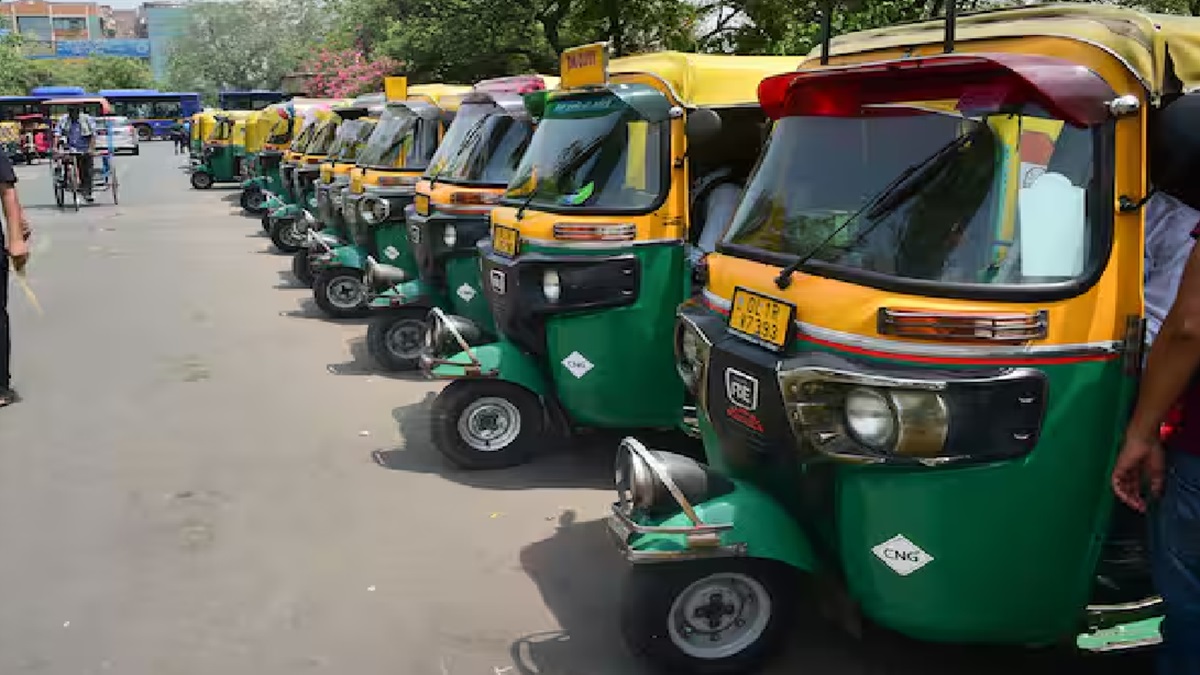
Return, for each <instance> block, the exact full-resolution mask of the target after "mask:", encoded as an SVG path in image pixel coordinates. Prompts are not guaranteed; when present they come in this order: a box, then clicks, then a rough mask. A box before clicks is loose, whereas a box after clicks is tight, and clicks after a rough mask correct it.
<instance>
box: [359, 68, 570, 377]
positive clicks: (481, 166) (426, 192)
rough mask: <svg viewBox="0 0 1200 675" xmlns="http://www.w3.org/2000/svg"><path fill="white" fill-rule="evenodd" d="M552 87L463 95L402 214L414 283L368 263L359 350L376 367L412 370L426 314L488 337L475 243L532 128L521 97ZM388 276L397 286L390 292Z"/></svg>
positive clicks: (488, 86)
mask: <svg viewBox="0 0 1200 675" xmlns="http://www.w3.org/2000/svg"><path fill="white" fill-rule="evenodd" d="M557 85H558V78H557V77H550V76H542V75H517V76H514V77H503V78H495V79H491V80H483V81H481V82H477V83H476V84H475V85H474V87H473V88H472V91H471V93H469V94H467V95H465V96H464V97H463V100H462V104H461V106H460V107H459V109H458V114H457V115H456V116H455V118H454V123H453V124H452V125H450V129H449V130H448V131H447V132H446V137H445V138H444V139H443V140H442V144H441V146H440V147H439V148H438V151H437V154H436V155H434V157H433V160H431V162H430V164H429V168H428V169H426V170H425V175H424V176H422V177H421V180H420V182H418V183H417V188H416V199H415V201H414V203H413V205H412V206H409V207H408V209H407V210H406V213H405V220H406V222H407V224H408V232H409V242H410V245H411V246H412V251H413V256H414V258H415V260H416V263H417V265H416V267H417V271H418V277H419V278H416V279H409V278H407V277H408V275H407V274H406V273H404V271H403V270H400V269H399V268H396V267H395V266H392V265H388V264H385V263H379V262H377V261H375V260H374V259H373V258H369V259H368V262H367V272H366V275H367V276H366V279H365V280H364V281H365V283H366V284H367V286H368V288H369V290H370V291H372V292H378V291H381V290H382V291H384V292H383V293H381V294H380V295H378V296H377V297H375V298H374V299H373V300H372V301H371V304H370V307H371V309H372V311H373V313H374V314H375V317H374V318H373V319H372V321H371V323H370V325H369V327H368V328H367V347H368V350H369V351H370V352H371V355H372V356H373V357H374V358H375V361H376V362H377V363H378V364H379V365H380V366H381V367H383V368H384V369H386V370H391V371H399V370H412V369H415V368H417V367H418V365H419V363H420V356H421V351H422V350H423V349H424V346H425V332H426V319H427V315H428V314H429V310H430V308H432V307H439V308H441V309H442V310H443V311H445V312H448V313H449V314H452V315H458V316H463V317H466V318H467V319H469V320H470V321H472V322H474V323H475V325H477V326H479V327H480V329H481V330H482V331H483V332H485V333H487V334H494V331H495V328H494V326H493V324H492V316H491V310H490V309H489V308H488V305H487V299H486V298H485V297H484V296H483V289H482V288H481V286H480V281H479V249H478V248H477V247H476V246H475V244H476V242H478V241H479V240H480V239H485V238H487V235H488V226H489V224H488V214H489V213H490V212H491V210H492V208H493V207H495V205H496V204H497V203H498V202H499V201H500V196H501V194H502V193H503V192H504V189H505V187H506V186H507V185H508V182H509V180H511V179H512V176H513V172H514V171H516V168H517V165H518V164H519V163H520V161H521V158H522V157H523V156H524V155H525V150H526V148H528V147H529V141H530V139H531V138H532V137H533V129H534V123H535V120H534V117H533V115H531V114H530V110H529V109H528V108H527V107H526V105H525V99H524V98H523V97H524V95H526V94H535V93H536V94H535V95H540V96H544V95H545V93H546V89H547V87H550V88H553V87H555V86H557ZM396 278H400V279H404V280H403V281H401V282H400V283H395V285H394V286H393V284H394V281H393V279H396ZM389 286H392V287H391V288H389ZM385 289H386V290H385Z"/></svg>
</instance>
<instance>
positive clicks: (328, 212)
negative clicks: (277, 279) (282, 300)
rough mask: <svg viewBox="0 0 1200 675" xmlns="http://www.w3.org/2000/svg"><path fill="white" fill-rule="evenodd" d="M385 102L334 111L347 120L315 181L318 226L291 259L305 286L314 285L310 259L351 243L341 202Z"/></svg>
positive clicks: (363, 100) (371, 100)
mask: <svg viewBox="0 0 1200 675" xmlns="http://www.w3.org/2000/svg"><path fill="white" fill-rule="evenodd" d="M384 101H385V99H384V96H383V94H371V95H369V96H367V97H360V98H359V99H356V100H355V102H354V104H352V105H351V106H347V107H343V108H338V109H337V113H338V114H340V115H342V116H343V117H345V118H347V121H345V122H343V123H342V129H341V130H340V131H339V134H338V135H339V139H338V142H337V145H336V147H335V149H334V151H332V152H331V153H330V158H329V161H327V162H323V163H322V164H321V171H320V175H319V177H318V178H317V184H316V194H317V214H316V216H317V227H316V228H315V229H310V230H308V231H307V232H305V240H304V244H303V248H302V249H301V250H299V251H297V252H296V254H295V255H294V256H293V257H292V274H293V276H295V277H296V280H297V281H299V282H300V283H302V284H304V285H305V286H308V287H310V288H311V287H312V284H313V275H312V266H311V264H310V262H311V259H312V256H314V255H316V254H318V253H320V252H321V251H331V250H333V249H334V248H337V247H339V246H344V245H345V244H346V243H347V242H348V241H350V231H349V229H348V228H347V227H346V220H345V218H343V215H342V202H343V200H344V198H345V192H346V190H347V189H348V188H349V187H350V172H351V171H352V170H353V169H354V167H355V165H356V163H357V162H358V155H359V153H361V152H362V150H363V148H365V147H366V144H367V142H368V141H369V140H370V138H371V134H372V133H374V132H375V125H376V124H377V123H378V122H379V118H380V116H381V115H382V114H383V110H384V105H383V104H384ZM351 118H353V119H351Z"/></svg>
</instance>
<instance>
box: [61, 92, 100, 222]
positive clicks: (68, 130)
mask: <svg viewBox="0 0 1200 675" xmlns="http://www.w3.org/2000/svg"><path fill="white" fill-rule="evenodd" d="M57 133H58V135H59V136H60V137H62V138H64V139H66V141H67V148H68V149H70V150H71V151H73V152H75V153H78V154H76V155H75V156H74V158H73V159H74V161H76V162H77V163H78V164H77V166H78V167H79V182H80V188H81V191H82V192H83V198H84V199H86V200H87V201H89V202H94V201H96V198H95V197H93V196H92V187H93V183H92V181H93V177H92V176H93V170H92V155H93V153H95V151H96V123H95V122H94V121H93V120H92V117H91V115H85V114H83V111H82V110H81V109H80V108H79V107H78V106H71V107H70V108H67V114H66V115H64V116H63V118H62V119H60V120H59V122H58V130H57Z"/></svg>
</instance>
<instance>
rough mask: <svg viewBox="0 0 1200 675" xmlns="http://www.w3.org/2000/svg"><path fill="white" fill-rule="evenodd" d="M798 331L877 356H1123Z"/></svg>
mask: <svg viewBox="0 0 1200 675" xmlns="http://www.w3.org/2000/svg"><path fill="white" fill-rule="evenodd" d="M702 294H703V295H704V299H705V300H706V301H708V302H709V303H711V304H713V305H715V306H717V307H720V308H721V309H724V310H728V309H729V307H730V301H729V300H726V299H725V298H722V297H721V296H719V295H716V294H715V293H713V292H712V291H711V290H709V289H707V288H705V289H704V290H703V291H702ZM796 328H797V329H798V330H799V331H800V332H801V333H803V334H805V335H808V336H810V337H813V338H816V339H818V340H823V341H825V342H835V343H837V344H841V345H846V346H848V347H857V348H860V349H868V350H871V351H876V352H885V353H890V354H899V355H910V356H945V357H967V358H979V357H984V358H995V357H1021V356H1030V355H1037V356H1056V355H1057V356H1068V355H1081V354H1096V355H1116V354H1120V353H1121V342H1120V341H1119V340H1105V341H1103V342H1081V343H1077V344H1067V345H1021V346H1007V347H1002V346H994V345H986V346H980V347H966V346H963V345H952V344H943V343H937V344H924V343H919V342H908V341H905V340H884V339H881V338H874V337H868V336H866V335H855V334H853V333H846V332H844V331H839V330H833V329H832V328H823V327H821V326H817V325H814V324H811V323H805V322H803V321H796Z"/></svg>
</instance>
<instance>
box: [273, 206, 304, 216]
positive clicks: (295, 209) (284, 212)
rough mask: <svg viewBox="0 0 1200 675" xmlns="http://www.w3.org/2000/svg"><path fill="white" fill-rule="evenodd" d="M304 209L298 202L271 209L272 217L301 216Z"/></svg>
mask: <svg viewBox="0 0 1200 675" xmlns="http://www.w3.org/2000/svg"><path fill="white" fill-rule="evenodd" d="M301 211H302V209H301V208H300V207H299V206H297V205H296V204H284V205H283V206H280V207H279V208H277V209H272V210H271V217H272V218H299V217H300V213H301Z"/></svg>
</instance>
